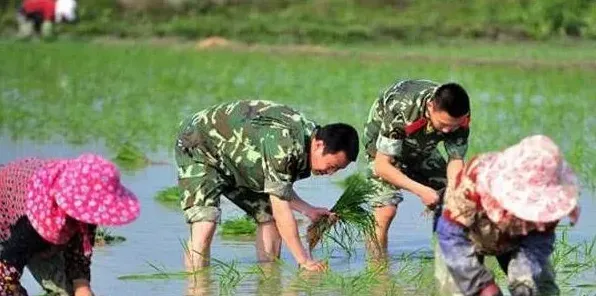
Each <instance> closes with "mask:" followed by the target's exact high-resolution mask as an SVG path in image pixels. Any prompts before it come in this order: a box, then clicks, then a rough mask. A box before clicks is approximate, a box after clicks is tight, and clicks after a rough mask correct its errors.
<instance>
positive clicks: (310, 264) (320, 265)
mask: <svg viewBox="0 0 596 296" xmlns="http://www.w3.org/2000/svg"><path fill="white" fill-rule="evenodd" d="M327 268H328V266H327V263H326V262H324V261H316V260H310V259H309V260H306V262H304V263H303V264H300V269H304V270H308V271H317V272H319V271H325V270H327Z"/></svg>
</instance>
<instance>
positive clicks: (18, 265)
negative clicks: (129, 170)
mask: <svg viewBox="0 0 596 296" xmlns="http://www.w3.org/2000/svg"><path fill="white" fill-rule="evenodd" d="M0 202H1V204H2V207H1V208H0V214H1V215H0V295H27V292H26V291H25V289H24V288H23V287H22V286H21V285H20V278H21V274H22V273H23V268H24V267H25V266H28V267H29V269H30V271H31V273H32V274H33V275H34V276H35V277H36V278H37V279H38V280H42V281H43V282H44V286H46V285H45V284H47V286H50V287H53V288H55V290H54V289H52V292H58V293H59V294H61V295H73V294H74V295H75V296H84V295H92V293H91V288H90V265H91V253H92V248H93V244H94V240H95V235H94V234H95V229H96V227H97V226H98V225H105V226H111V225H122V224H127V223H130V222H131V221H133V220H134V219H136V218H137V217H138V215H139V213H140V208H139V202H138V200H137V198H136V197H135V196H134V194H133V193H131V192H130V191H128V190H127V189H126V188H125V187H124V186H123V185H122V184H121V183H120V174H119V172H118V169H117V168H116V167H115V166H114V165H113V164H112V163H110V162H108V161H107V160H105V159H103V158H101V157H100V156H97V155H94V154H84V155H81V156H80V157H78V158H74V159H47V160H44V159H37V158H30V159H22V160H16V161H13V162H11V163H8V164H6V165H5V166H2V167H0ZM30 264H31V265H30Z"/></svg>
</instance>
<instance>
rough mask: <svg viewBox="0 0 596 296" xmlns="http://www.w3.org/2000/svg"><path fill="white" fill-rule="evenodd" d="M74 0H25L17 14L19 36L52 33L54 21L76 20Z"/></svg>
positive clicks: (47, 35)
mask: <svg viewBox="0 0 596 296" xmlns="http://www.w3.org/2000/svg"><path fill="white" fill-rule="evenodd" d="M76 7H77V3H76V2H75V0H25V1H23V4H22V6H21V9H20V10H19V13H18V14H17V22H18V24H19V33H18V37H19V38H28V37H31V36H32V35H33V34H34V33H37V34H40V35H41V36H42V37H50V36H52V34H53V24H54V23H61V22H67V23H73V22H75V21H76V19H77V16H76Z"/></svg>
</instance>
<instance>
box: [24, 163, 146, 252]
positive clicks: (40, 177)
mask: <svg viewBox="0 0 596 296" xmlns="http://www.w3.org/2000/svg"><path fill="white" fill-rule="evenodd" d="M31 181H32V182H30V185H29V188H28V194H27V198H26V206H25V209H26V210H25V211H26V215H27V217H28V218H29V220H30V222H31V224H32V226H33V227H34V228H35V230H36V231H37V232H38V233H39V234H40V235H41V236H42V237H43V238H44V239H45V240H47V241H49V242H51V243H54V244H63V243H66V242H67V241H68V240H69V239H70V238H71V236H72V233H73V232H75V231H76V229H72V227H66V226H67V218H68V217H70V218H72V219H74V220H76V221H79V222H83V223H86V224H92V225H98V226H116V225H123V224H127V223H130V222H132V221H134V220H135V219H136V218H137V217H138V216H139V215H140V204H139V200H138V199H137V197H136V196H135V195H134V193H132V192H131V191H130V190H128V189H127V188H126V187H124V185H122V183H121V182H120V172H119V171H118V169H117V167H116V166H115V165H114V164H113V163H111V162H110V161H108V160H106V159H104V158H102V157H101V156H99V155H95V154H83V155H81V156H79V157H77V158H75V159H64V160H56V161H52V162H50V163H49V164H48V165H46V166H44V167H43V168H41V169H39V170H38V171H37V172H36V173H35V174H34V176H33V178H32V180H31Z"/></svg>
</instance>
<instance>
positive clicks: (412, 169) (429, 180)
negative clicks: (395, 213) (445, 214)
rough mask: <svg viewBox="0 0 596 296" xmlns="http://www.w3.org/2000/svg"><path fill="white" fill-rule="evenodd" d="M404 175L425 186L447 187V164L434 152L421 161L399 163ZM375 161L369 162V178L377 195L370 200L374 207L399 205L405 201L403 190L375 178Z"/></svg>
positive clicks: (434, 187)
mask: <svg viewBox="0 0 596 296" xmlns="http://www.w3.org/2000/svg"><path fill="white" fill-rule="evenodd" d="M395 166H396V167H397V168H398V169H399V170H400V171H401V172H402V173H404V174H405V175H406V176H408V177H409V178H411V179H412V180H414V181H416V182H419V183H421V184H423V185H425V186H429V187H431V188H433V189H435V190H440V189H442V188H445V187H446V186H447V162H446V161H445V159H444V158H443V156H442V155H441V154H440V153H439V150H436V149H435V150H434V152H433V153H432V154H431V155H430V156H429V157H427V158H424V159H422V160H420V161H418V162H417V161H411V162H408V163H398V164H396V165H395ZM373 168H374V161H370V162H369V169H368V176H369V181H370V182H372V184H373V186H374V188H375V194H374V196H373V197H372V198H371V199H370V203H371V205H372V206H373V207H382V206H388V205H398V204H399V203H400V202H401V201H402V200H403V193H402V190H401V188H398V187H395V186H393V185H391V184H389V183H387V182H385V181H383V180H382V179H380V178H379V177H376V176H374V174H373V173H372V172H373Z"/></svg>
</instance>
